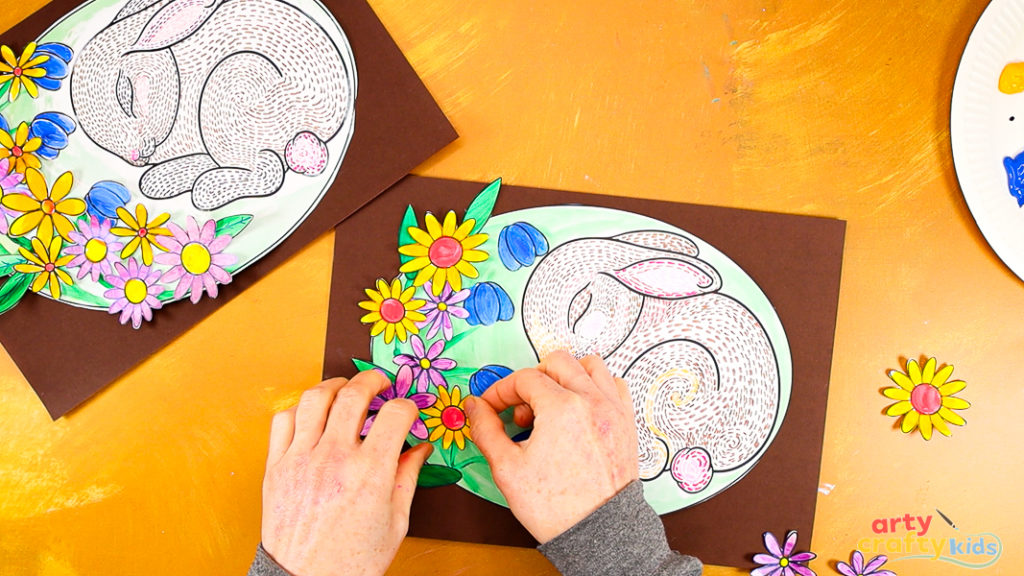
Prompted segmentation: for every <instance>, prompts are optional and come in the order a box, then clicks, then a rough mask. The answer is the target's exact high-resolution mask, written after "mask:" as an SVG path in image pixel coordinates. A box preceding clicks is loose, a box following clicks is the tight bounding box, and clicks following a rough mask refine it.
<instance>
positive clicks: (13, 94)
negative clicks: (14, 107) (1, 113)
mask: <svg viewBox="0 0 1024 576" xmlns="http://www.w3.org/2000/svg"><path fill="white" fill-rule="evenodd" d="M20 94H21V77H20V76H19V77H17V78H15V79H14V81H13V82H11V91H10V92H8V93H7V95H8V98H9V99H10V101H11V102H14V101H15V100H17V99H18V95H20Z"/></svg>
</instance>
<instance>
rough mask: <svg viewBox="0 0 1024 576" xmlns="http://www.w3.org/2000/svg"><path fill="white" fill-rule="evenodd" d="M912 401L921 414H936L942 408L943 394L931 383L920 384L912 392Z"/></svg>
mask: <svg viewBox="0 0 1024 576" xmlns="http://www.w3.org/2000/svg"><path fill="white" fill-rule="evenodd" d="M910 403H911V404H912V405H913V406H914V410H917V411H918V412H920V413H921V414H935V413H936V412H938V411H939V408H942V394H939V389H938V388H936V387H935V386H932V385H931V384H918V385H917V386H915V387H914V389H913V390H912V391H911V392H910Z"/></svg>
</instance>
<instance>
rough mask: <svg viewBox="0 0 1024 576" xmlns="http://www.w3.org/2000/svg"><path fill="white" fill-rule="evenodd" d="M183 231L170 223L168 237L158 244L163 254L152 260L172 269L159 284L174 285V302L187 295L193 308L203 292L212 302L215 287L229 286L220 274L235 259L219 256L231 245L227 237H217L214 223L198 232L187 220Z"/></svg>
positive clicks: (228, 279) (226, 277) (225, 275)
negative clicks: (165, 247)
mask: <svg viewBox="0 0 1024 576" xmlns="http://www.w3.org/2000/svg"><path fill="white" fill-rule="evenodd" d="M187 227H188V230H187V231H186V230H182V229H181V227H180V226H178V225H177V224H174V223H173V222H172V223H170V224H168V225H167V229H168V230H170V231H171V234H172V237H171V238H167V239H164V240H162V241H163V243H164V245H165V246H167V252H165V253H163V254H157V255H156V257H155V258H154V260H156V262H158V263H160V264H169V265H171V266H172V267H171V269H170V270H168V271H167V272H165V273H164V275H163V277H162V278H160V281H161V282H164V283H167V284H170V283H171V282H175V281H177V282H178V285H177V286H176V287H175V288H174V298H175V299H178V298H181V297H182V296H184V295H185V294H186V293H188V292H190V293H191V297H190V299H191V300H192V303H193V304H195V303H196V302H199V297H200V296H202V295H203V290H206V294H207V295H208V296H209V297H210V298H216V297H217V284H228V283H230V282H231V274H229V273H228V272H227V271H226V270H224V266H230V265H231V264H234V263H235V257H234V256H233V255H231V254H224V253H223V252H224V248H226V247H227V245H228V244H229V243H230V242H231V236H229V235H227V234H224V235H222V236H217V235H216V233H217V223H216V222H214V221H213V220H207V221H206V224H203V228H202V229H201V230H200V228H199V224H197V223H196V219H195V218H193V217H191V216H189V217H188V224H187Z"/></svg>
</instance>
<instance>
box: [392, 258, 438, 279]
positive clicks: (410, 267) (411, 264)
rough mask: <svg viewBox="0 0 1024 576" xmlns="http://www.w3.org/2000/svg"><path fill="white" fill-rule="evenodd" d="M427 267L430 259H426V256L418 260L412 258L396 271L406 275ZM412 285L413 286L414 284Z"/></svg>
mask: <svg viewBox="0 0 1024 576" xmlns="http://www.w3.org/2000/svg"><path fill="white" fill-rule="evenodd" d="M427 266H430V258H427V257H426V256H421V257H419V258H413V259H412V260H409V261H408V262H406V263H405V264H402V266H401V267H400V268H399V269H398V271H399V272H401V273H402V274H406V273H408V272H416V271H417V270H422V269H424V268H426V267H427ZM413 284H414V285H415V282H414V283H413Z"/></svg>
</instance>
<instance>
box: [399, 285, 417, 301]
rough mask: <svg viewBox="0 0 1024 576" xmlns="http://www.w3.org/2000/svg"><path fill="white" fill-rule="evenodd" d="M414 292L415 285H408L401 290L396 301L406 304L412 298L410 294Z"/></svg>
mask: <svg viewBox="0 0 1024 576" xmlns="http://www.w3.org/2000/svg"><path fill="white" fill-rule="evenodd" d="M415 293H416V287H415V286H410V287H408V288H406V289H405V290H403V291H402V294H401V295H400V296H399V297H398V301H399V302H401V303H402V304H406V303H408V302H409V301H410V300H412V296H413V294H415Z"/></svg>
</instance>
